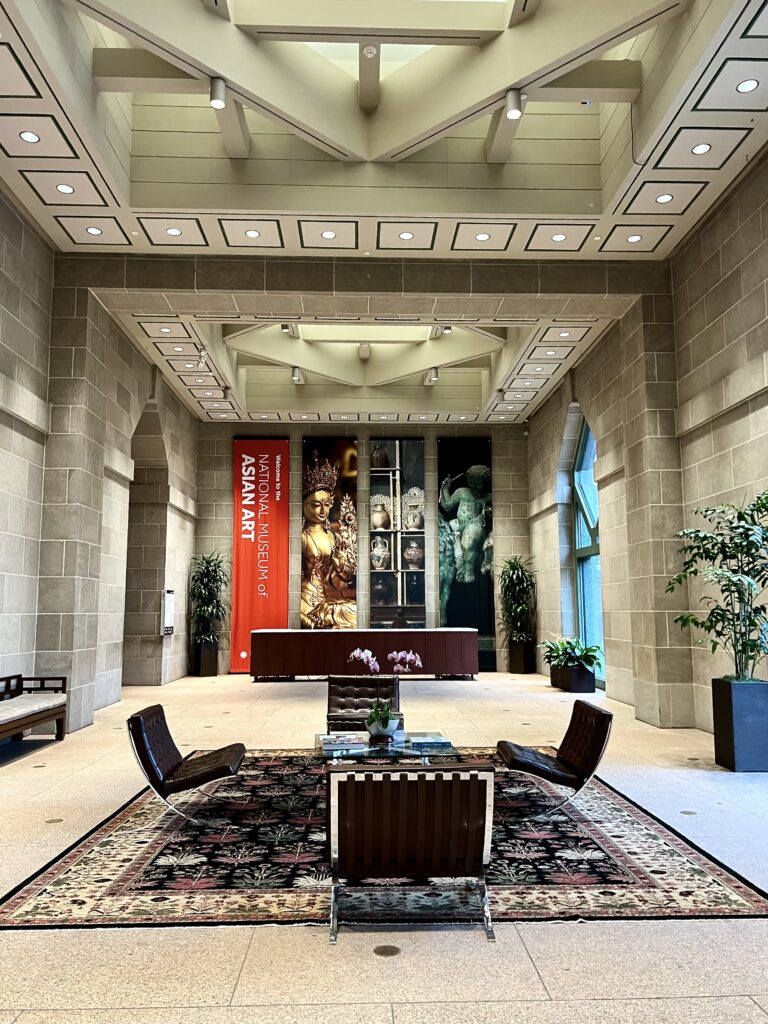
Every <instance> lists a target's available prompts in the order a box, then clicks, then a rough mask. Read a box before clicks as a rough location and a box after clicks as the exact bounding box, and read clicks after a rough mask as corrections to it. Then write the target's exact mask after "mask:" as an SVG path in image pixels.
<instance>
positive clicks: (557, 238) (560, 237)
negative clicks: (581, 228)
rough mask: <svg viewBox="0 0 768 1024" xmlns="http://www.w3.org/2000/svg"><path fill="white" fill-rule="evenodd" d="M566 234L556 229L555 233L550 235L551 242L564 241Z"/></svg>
mask: <svg viewBox="0 0 768 1024" xmlns="http://www.w3.org/2000/svg"><path fill="white" fill-rule="evenodd" d="M567 237H568V236H567V235H564V234H563V233H562V231H558V233H557V234H556V235H552V241H553V242H564V241H565V240H566V238H567Z"/></svg>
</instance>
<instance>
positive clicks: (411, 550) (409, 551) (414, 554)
mask: <svg viewBox="0 0 768 1024" xmlns="http://www.w3.org/2000/svg"><path fill="white" fill-rule="evenodd" d="M403 558H404V559H405V561H406V563H407V564H408V568H409V569H421V567H422V566H423V565H424V548H423V547H421V545H420V544H417V543H416V541H415V540H412V541H410V543H409V544H408V547H407V548H405V550H404V551H403Z"/></svg>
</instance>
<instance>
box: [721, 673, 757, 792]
mask: <svg viewBox="0 0 768 1024" xmlns="http://www.w3.org/2000/svg"><path fill="white" fill-rule="evenodd" d="M712 710H713V712H714V720H715V761H716V762H717V764H719V765H720V767H721V768H729V769H730V770H731V771H732V772H768V740H767V739H766V737H768V683H764V682H761V681H760V680H758V679H740V680H737V681H734V680H733V679H713V680H712Z"/></svg>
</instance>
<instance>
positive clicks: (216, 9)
mask: <svg viewBox="0 0 768 1024" xmlns="http://www.w3.org/2000/svg"><path fill="white" fill-rule="evenodd" d="M232 3H233V0H203V6H204V7H207V8H208V10H209V11H213V13H214V14H218V16H219V17H220V18H226V19H227V21H231V20H232V10H231V5H232Z"/></svg>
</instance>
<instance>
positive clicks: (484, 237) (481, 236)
mask: <svg viewBox="0 0 768 1024" xmlns="http://www.w3.org/2000/svg"><path fill="white" fill-rule="evenodd" d="M490 237H491V236H490V235H489V234H488V232H487V231H481V232H480V234H478V235H475V241H476V242H487V241H488V239H489V238H490Z"/></svg>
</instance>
